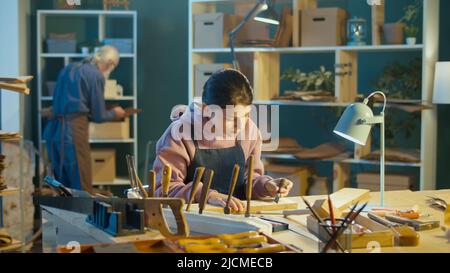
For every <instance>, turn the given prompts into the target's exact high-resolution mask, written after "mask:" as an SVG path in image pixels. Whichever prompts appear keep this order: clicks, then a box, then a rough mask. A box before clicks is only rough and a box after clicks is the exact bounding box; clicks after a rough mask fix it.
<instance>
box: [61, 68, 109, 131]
mask: <svg viewBox="0 0 450 273" xmlns="http://www.w3.org/2000/svg"><path fill="white" fill-rule="evenodd" d="M104 89H105V77H104V76H103V74H102V73H101V72H100V71H99V70H98V68H97V66H96V65H94V64H91V63H89V62H80V63H71V64H69V65H67V66H66V67H65V68H64V69H63V70H62V71H61V72H60V74H59V76H58V82H57V84H56V88H55V93H54V95H53V113H54V114H55V116H67V115H70V114H75V113H87V114H89V116H90V119H91V120H92V121H93V122H96V123H101V122H106V121H111V120H113V119H114V118H115V112H114V110H109V111H108V110H106V106H105V98H104Z"/></svg>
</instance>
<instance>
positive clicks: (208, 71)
mask: <svg viewBox="0 0 450 273" xmlns="http://www.w3.org/2000/svg"><path fill="white" fill-rule="evenodd" d="M232 67H233V65H231V64H196V65H195V72H194V77H195V83H194V97H202V95H203V86H204V85H205V83H206V82H207V81H208V79H209V77H211V75H212V74H213V73H215V72H217V71H219V70H221V69H225V68H232Z"/></svg>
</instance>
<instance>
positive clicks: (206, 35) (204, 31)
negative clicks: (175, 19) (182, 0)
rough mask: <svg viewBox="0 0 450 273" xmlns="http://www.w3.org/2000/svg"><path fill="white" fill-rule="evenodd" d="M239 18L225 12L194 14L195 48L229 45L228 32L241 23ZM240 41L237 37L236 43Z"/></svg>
mask: <svg viewBox="0 0 450 273" xmlns="http://www.w3.org/2000/svg"><path fill="white" fill-rule="evenodd" d="M239 18H240V17H239V16H237V15H230V14H225V13H204V14H196V15H194V48H223V47H228V46H229V43H228V42H229V39H228V33H229V32H230V31H232V30H233V28H234V27H235V26H237V25H238V24H239ZM238 41H239V39H238V37H236V39H235V43H236V44H237V43H238Z"/></svg>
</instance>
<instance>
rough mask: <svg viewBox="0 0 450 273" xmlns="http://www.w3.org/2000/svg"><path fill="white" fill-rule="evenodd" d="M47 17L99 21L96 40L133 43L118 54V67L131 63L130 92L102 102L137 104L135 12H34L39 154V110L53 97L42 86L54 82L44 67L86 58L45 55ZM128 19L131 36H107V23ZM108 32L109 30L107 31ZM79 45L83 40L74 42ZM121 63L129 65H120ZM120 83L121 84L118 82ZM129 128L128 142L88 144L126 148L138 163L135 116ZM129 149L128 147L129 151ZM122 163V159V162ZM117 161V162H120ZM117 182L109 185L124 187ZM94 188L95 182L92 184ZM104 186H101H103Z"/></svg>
mask: <svg viewBox="0 0 450 273" xmlns="http://www.w3.org/2000/svg"><path fill="white" fill-rule="evenodd" d="M48 18H52V19H56V18H57V19H61V20H64V19H66V18H81V19H83V20H84V19H92V18H95V20H96V21H97V22H98V23H97V24H98V25H97V37H95V38H96V39H97V40H98V41H103V40H104V39H105V38H131V39H132V40H133V53H121V54H120V58H121V63H120V64H119V68H120V67H121V66H123V65H127V64H128V63H130V62H131V71H132V72H131V77H132V79H131V80H130V86H131V88H130V90H128V89H125V90H124V91H125V94H124V96H123V97H120V98H108V99H105V101H106V102H107V103H108V102H109V103H114V104H116V103H118V104H121V105H122V106H124V105H125V106H127V107H134V108H137V107H138V103H137V93H138V92H137V12H136V11H105V10H39V11H38V12H37V41H38V42H37V44H38V47H37V56H38V57H37V58H38V59H37V67H38V69H37V71H38V75H37V81H38V110H39V112H38V113H39V116H38V131H39V143H40V144H41V145H39V151H40V153H41V154H42V153H43V152H44V150H45V149H44V147H43V146H44V144H45V141H44V140H42V134H43V130H44V129H45V127H44V125H45V124H44V122H43V118H42V116H41V114H40V113H41V111H42V109H43V108H44V107H45V106H50V105H51V102H52V101H53V98H52V97H50V96H48V95H45V94H44V92H43V90H44V83H45V82H46V81H56V78H51V79H49V78H46V77H47V75H46V73H45V72H46V66H47V63H48V62H49V61H60V63H61V67H60V69H62V68H63V66H62V65H64V66H66V65H67V64H69V63H70V62H72V61H78V60H81V59H84V58H86V57H88V55H85V54H81V53H46V52H44V48H43V44H44V41H45V39H46V35H47V28H46V20H47V19H48ZM114 19H120V20H127V22H129V23H130V25H132V33H131V34H132V37H110V36H109V35H110V34H109V33H108V22H109V21H108V20H114ZM109 32H111V31H109ZM77 42H82V41H77ZM124 62H128V63H126V64H123V63H124ZM118 83H119V84H121V82H120V81H119V82H118ZM130 125H131V128H130V130H131V138H130V139H91V140H90V141H89V142H90V143H91V146H93V147H96V146H97V145H102V147H104V146H105V145H117V144H121V145H126V147H127V152H129V153H131V154H134V155H135V157H136V161H137V155H138V153H137V149H138V148H137V147H138V134H137V133H138V127H137V126H138V122H137V116H134V117H132V122H131V123H130ZM128 147H129V148H128ZM121 159H122V158H121V157H120V158H119V157H118V160H117V162H118V163H117V164H121V162H122V160H121ZM123 161H124V160H123ZM119 162H120V163H119ZM119 175H122V176H124V175H125V174H122V173H120V174H119ZM117 181H122V180H120V179H117V180H116V181H111V182H110V183H108V184H110V185H123V184H124V183H123V181H122V182H121V183H116V182H117ZM93 184H94V185H95V186H97V183H95V182H94V183H93ZM104 184H105V183H102V185H104Z"/></svg>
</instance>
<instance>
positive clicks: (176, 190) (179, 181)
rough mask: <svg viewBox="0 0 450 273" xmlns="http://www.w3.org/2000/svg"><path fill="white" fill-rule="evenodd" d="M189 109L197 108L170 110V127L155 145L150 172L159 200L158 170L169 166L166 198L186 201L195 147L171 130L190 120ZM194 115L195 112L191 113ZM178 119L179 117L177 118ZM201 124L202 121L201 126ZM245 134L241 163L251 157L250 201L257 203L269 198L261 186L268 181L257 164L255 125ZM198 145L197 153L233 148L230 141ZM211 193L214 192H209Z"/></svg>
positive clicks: (258, 139)
mask: <svg viewBox="0 0 450 273" xmlns="http://www.w3.org/2000/svg"><path fill="white" fill-rule="evenodd" d="M193 107H198V106H195V104H193V105H192V106H191V107H190V108H188V107H187V106H177V107H175V108H174V110H173V111H172V114H171V120H172V121H173V122H172V124H171V125H170V126H169V128H167V130H166V131H165V132H164V135H163V136H162V137H161V138H160V139H159V141H158V143H157V144H156V160H155V162H154V165H153V169H154V171H155V172H156V173H157V181H158V182H157V185H156V196H162V188H161V177H162V169H163V167H164V165H170V166H171V167H172V178H171V183H170V186H169V197H175V198H183V199H184V200H186V201H187V200H188V199H189V195H190V192H191V188H192V181H190V182H189V183H188V184H185V183H184V180H185V178H186V176H187V171H188V167H189V165H190V164H191V161H192V160H193V159H194V155H195V145H194V142H193V141H192V140H190V139H183V138H182V137H181V135H182V134H181V133H179V135H176V136H175V137H174V136H173V135H172V134H173V132H172V131H175V130H172V129H173V128H174V127H175V128H178V127H179V126H181V124H182V123H183V122H189V121H190V119H191V114H190V113H189V112H187V110H188V109H190V110H191V111H190V112H191V113H194V111H193V110H192V109H193ZM195 113H197V112H195ZM179 114H180V115H181V116H180V115H179ZM201 119H202V117H201V115H199V114H196V115H195V116H194V120H195V122H200V120H201ZM204 123H205V121H203V124H204ZM246 131H248V132H250V138H249V139H250V140H241V141H240V143H241V146H242V149H243V151H244V154H245V160H246V161H247V159H248V158H249V157H250V156H251V155H253V156H254V157H255V162H254V174H253V195H252V198H253V199H261V198H265V197H269V194H268V192H267V190H266V188H265V187H264V184H265V183H266V182H267V181H269V180H271V179H272V178H271V177H269V176H265V175H264V164H263V163H262V161H261V146H262V140H261V135H260V131H259V130H258V128H257V126H256V124H255V123H254V122H253V121H252V120H249V122H248V123H247V124H246ZM197 142H198V145H199V148H200V149H220V148H230V147H233V146H235V145H236V142H235V141H233V140H212V141H208V140H198V141H197ZM247 175H248V174H247V170H246V173H245V181H246V180H247ZM202 187H203V184H202V183H200V185H199V187H198V190H197V193H196V195H195V200H194V202H195V203H198V202H199V200H200V195H201V192H202ZM211 191H215V190H214V189H211Z"/></svg>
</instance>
